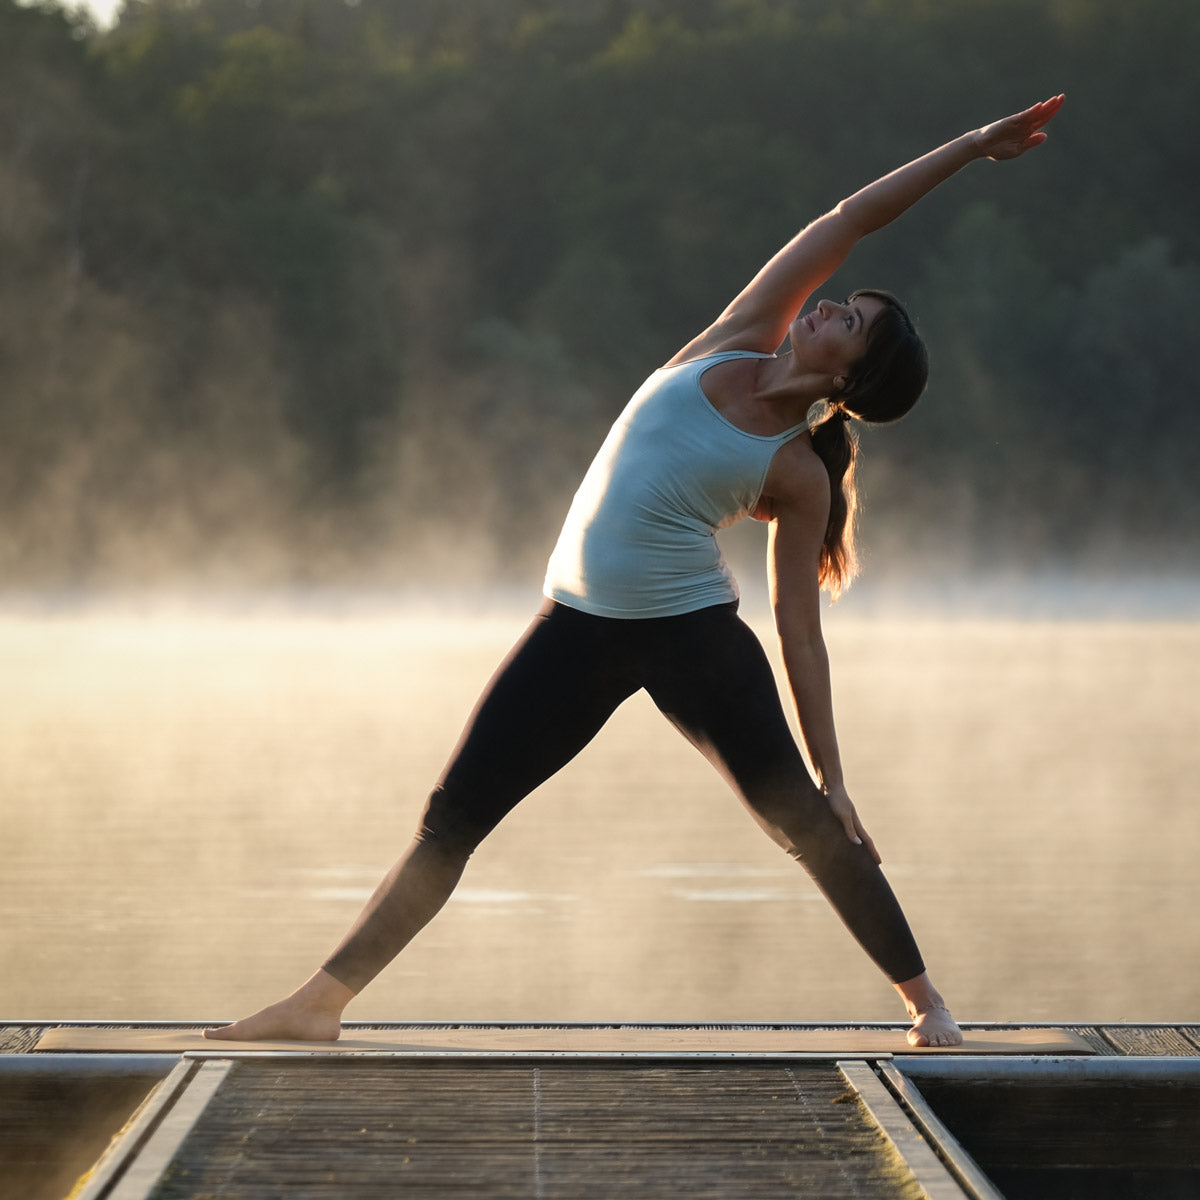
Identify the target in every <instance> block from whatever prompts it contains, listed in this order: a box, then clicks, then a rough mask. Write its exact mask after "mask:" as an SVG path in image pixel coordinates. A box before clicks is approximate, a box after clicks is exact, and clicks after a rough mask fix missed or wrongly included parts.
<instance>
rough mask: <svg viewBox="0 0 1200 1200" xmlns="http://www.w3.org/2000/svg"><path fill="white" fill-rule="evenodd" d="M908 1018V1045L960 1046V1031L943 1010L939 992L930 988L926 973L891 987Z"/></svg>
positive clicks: (943, 1003) (946, 1010)
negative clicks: (910, 1024)
mask: <svg viewBox="0 0 1200 1200" xmlns="http://www.w3.org/2000/svg"><path fill="white" fill-rule="evenodd" d="M895 988H896V991H898V992H899V993H900V995H901V997H902V998H903V1000H904V1007H905V1008H906V1009H907V1010H908V1015H909V1016H910V1017H911V1018H912V1023H913V1024H912V1028H911V1029H910V1030H909V1031H908V1035H907V1037H908V1044H909V1045H910V1046H961V1045H962V1040H963V1036H962V1030H961V1029H959V1027H958V1026H957V1024H955V1021H954V1018H953V1017H952V1016H951V1015H950V1012H949V1010H948V1009H947V1008H946V1005H945V1002H944V1001H943V1000H942V997H941V993H939V992H938V990H937V988H935V987H934V986H933V981H932V980H931V979H930V978H929V975H928V973H926V972H922V973H921V974H920V975H917V976H915V977H914V978H912V979H906V980H905V981H904V982H903V983H897V984H896V985H895Z"/></svg>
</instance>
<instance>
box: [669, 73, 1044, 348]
mask: <svg viewBox="0 0 1200 1200" xmlns="http://www.w3.org/2000/svg"><path fill="white" fill-rule="evenodd" d="M1062 102H1063V97H1062V96H1055V97H1053V98H1052V99H1050V100H1043V101H1042V102H1041V103H1040V104H1035V105H1033V106H1032V107H1031V108H1027V109H1025V111H1024V112H1019V113H1014V114H1013V115H1012V116H1010V117H1005V118H1004V119H1002V120H1000V121H995V122H993V123H992V124H991V125H985V126H984V127H982V128H980V129H975V130H972V131H971V132H970V133H964V134H963V135H962V136H961V137H958V138H955V139H954V141H952V142H947V143H946V144H945V145H944V146H941V147H939V148H938V149H936V150H932V151H930V152H929V153H928V154H925V155H923V156H922V157H920V158H917V159H914V160H913V161H912V162H910V163H908V164H906V165H905V166H903V167H899V168H898V169H897V170H895V171H892V172H891V173H890V174H888V175H885V176H883V178H881V179H877V180H875V182H874V183H870V184H868V185H867V186H866V187H864V188H863V189H862V190H861V191H858V192H855V193H854V195H852V196H849V197H847V198H846V199H845V200H843V201H842V202H841V203H840V204H838V205H837V207H836V208H833V209H831V210H830V211H829V212H827V213H825V215H824V216H821V217H818V218H817V219H816V220H815V221H813V222H812V224H811V225H808V226H807V227H806V228H804V229H802V230H801V231H800V232H799V233H798V234H796V236H795V237H794V238H792V240H791V241H790V242H788V243H787V245H786V246H784V247H783V248H782V249H781V250H780V251H779V252H778V253H777V254H775V255H774V257H772V258H771V259H770V260H769V261H768V262H767V263H766V265H765V266H764V267H763V268H762V270H760V271H759V272H758V274H757V275H756V276H755V277H754V278H753V279H752V280H751V281H750V282H749V283H748V284H747V285H746V287H745V288H743V289H742V291H741V292H740V293H739V294H738V295H737V297H736V298H735V299H734V301H733V303H732V304H730V305H729V307H728V308H727V309H725V311H724V312H723V313H722V314H721V315H720V316H719V317H718V318H717V320H716V321H715V322H714V323H713V324H712V325H710V326H709V327H708V329H706V330H705V331H704V332H703V333H702V334H700V336H699V337H697V338H695V339H693V340H692V341H691V342H690V343H688V345H687V346H685V347H684V348H683V349H682V350H681V351H680V352H679V353H678V354H677V355H676V356H675V358H674V359H672V360H671V361H672V362H687V361H688V360H689V359H693V358H698V357H700V356H701V355H704V354H713V353H716V352H717V351H720V350H735V349H736V350H758V351H761V352H763V353H766V354H770V353H773V352H774V351H775V350H776V349H778V347H779V345H780V344H781V343H782V342H783V339H784V336H785V335H786V333H787V328H788V326H789V325H790V324H791V322H792V321H793V320H794V319H795V317H796V314H797V313H798V312H799V311H800V309H801V307H802V306H803V304H804V302H805V301H806V300H807V299H808V297H809V296H811V295H812V293H813V292H814V291H815V290H816V289H817V288H818V287H820V285H821V284H822V283H824V282H825V280H826V279H828V278H829V277H830V275H832V274H833V273H834V271H836V270H837V269H838V267H840V266H841V265H842V263H843V262H844V261H845V260H846V257H847V255H849V253H850V251H851V250H852V249H853V248H854V246H855V244H856V243H857V242H858V240H859V239H860V238H863V237H866V235H867V234H869V233H874V232H875V230H877V229H882V228H883V226H885V225H887V224H888V223H889V222H891V221H894V220H895V219H896V218H897V217H898V216H900V214H901V213H903V212H904V211H905V210H906V209H908V208H910V207H911V206H912V205H913V204H915V203H916V202H917V201H918V200H919V199H920V198H921V197H922V196H924V195H926V194H927V193H928V192H930V191H932V190H933V189H934V188H935V187H937V185H938V184H939V183H942V182H944V181H945V180H947V179H949V178H950V176H951V175H954V174H955V173H956V172H958V171H960V170H961V169H962V168H963V167H965V166H966V165H967V164H968V163H970V162H973V161H974V160H975V159H977V158H991V159H996V160H1000V159H1008V158H1016V157H1018V156H1019V155H1021V154H1024V153H1025V151H1026V150H1029V149H1031V148H1032V147H1034V146H1038V145H1041V143H1042V142H1044V141H1045V140H1046V134H1045V132H1044V131H1043V128H1042V127H1043V126H1044V125H1045V124H1046V123H1047V122H1048V121H1049V120H1050V119H1051V117H1053V116H1054V114H1055V113H1056V112H1058V110H1059V108H1060V107H1061V106H1062Z"/></svg>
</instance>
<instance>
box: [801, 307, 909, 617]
mask: <svg viewBox="0 0 1200 1200" xmlns="http://www.w3.org/2000/svg"><path fill="white" fill-rule="evenodd" d="M862 296H868V297H870V298H872V299H875V300H880V301H882V302H883V308H882V309H881V310H880V312H879V315H878V316H876V318H875V320H874V321H872V322H871V327H870V328H869V329H868V330H867V350H866V353H865V354H864V355H863V357H862V358H861V359H860V360H859V361H858V362H857V363H855V364H854V367H853V368H852V370H851V374H850V378H849V379H848V380H847V382H846V386H845V387H844V388H843V389H842V390H841V391H840V392H839V393H838V394H837V395H835V396H831V397H830V398H829V399H830V402H831V404H832V405H833V414H832V416H830V417H829V418H828V419H827V420H825V421H823V422H822V423H821V424H820V425H818V426H817V428H816V429H814V430H813V432H812V443H813V449H814V450H815V451H816V452H817V453H818V454H819V455H820V456H821V461H822V462H823V463H824V464H825V470H826V471H827V472H828V474H829V499H830V504H829V522H828V524H827V525H826V526H825V541H824V544H823V545H822V546H821V563H820V569H819V574H818V578H819V580H820V584H821V587H823V588H825V589H826V590H827V591H828V592H829V593H830V594H831V595H832V596H833V598H834V599H835V600H836V599H837V598H838V597H839V596H840V595H841V594H842V592H843V590H844V589H845V588H847V587H849V586H850V581H851V580H852V579H853V578H854V576H855V575H856V574H857V573H858V558H857V555H856V553H855V547H854V532H855V530H854V523H855V516H856V513H857V510H858V489H857V486H856V485H855V481H854V467H855V462H856V460H857V457H858V433H857V431H856V430H855V428H854V427H853V426H852V425H851V424H850V418H851V417H856V418H857V419H858V420H860V421H866V422H869V423H870V424H874V425H882V424H885V423H887V422H889V421H898V420H899V419H900V418H901V417H902V416H904V414H905V413H907V412H908V411H909V410H910V409H911V408H912V406H913V405H914V404H916V402H917V400H918V399H920V396H921V393H922V392H923V391H924V390H925V382H926V380H927V379H928V378H929V356H928V354H927V353H926V351H925V343H924V342H923V341H921V337H920V335H919V334H918V333H917V331H916V329H915V328H914V326H913V323H912V320H911V318H910V317H909V315H908V313H907V312H905V311H904V308H903V306H902V305H901V303H900V301H899V300H897V299H896V297H895V296H893V295H891V293H889V292H880V291H874V290H869V289H864V290H863V291H858V292H855V293H854V294H853V295H852V296H851V297H850V300H852V301H853V300H857V299H858V298H859V297H862Z"/></svg>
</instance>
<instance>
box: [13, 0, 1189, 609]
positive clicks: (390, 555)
mask: <svg viewBox="0 0 1200 1200" xmlns="http://www.w3.org/2000/svg"><path fill="white" fill-rule="evenodd" d="M1198 51H1200V9H1198V8H1197V7H1196V6H1195V4H1194V3H1193V2H1192V0H1145V2H1143V3H1141V4H1139V5H1136V6H1134V5H1129V4H1127V3H1124V2H1117V0H940V2H939V3H938V4H936V5H931V4H928V3H925V2H923V0H846V2H844V3H841V4H839V5H835V6H830V5H827V4H823V3H814V2H812V0H643V2H641V3H634V2H632V0H357V2H353V3H350V2H343V0H126V3H125V5H124V7H123V9H122V10H121V12H120V14H119V18H118V20H117V21H116V23H115V25H114V26H113V27H112V28H111V29H105V30H101V29H98V28H96V27H95V26H94V25H92V24H90V23H89V21H88V20H87V19H86V18H85V17H84V16H82V15H80V14H79V13H77V12H74V11H73V10H70V9H68V8H63V7H60V6H59V5H57V4H55V3H50V2H43V3H34V4H28V3H22V4H17V3H15V2H14V0H0V514H2V525H0V572H2V576H0V577H2V578H3V580H4V583H5V586H6V587H7V588H9V589H21V588H28V587H32V588H43V589H44V588H70V587H90V586H100V585H105V586H109V585H120V584H124V583H130V584H136V583H140V582H145V581H160V580H172V581H182V582H192V583H201V582H211V581H216V582H219V583H223V584H229V585H241V586H252V585H255V584H271V585H276V584H281V583H293V584H294V583H305V582H331V581H337V580H344V581H349V582H356V583H381V584H388V585H395V584H398V583H403V582H406V581H410V580H416V579H417V578H421V577H424V576H426V575H428V576H430V577H434V578H439V579H449V580H453V579H456V578H476V577H478V578H493V579H506V578H517V577H528V574H529V572H530V571H531V570H532V569H534V568H535V565H536V563H538V562H539V561H540V560H541V559H542V558H544V556H545V553H546V552H547V550H548V548H549V544H550V542H551V541H552V539H553V536H554V533H555V532H556V530H557V526H558V522H559V520H560V519H561V515H562V511H563V508H564V505H565V503H566V502H567V500H568V499H569V496H570V493H571V490H572V488H573V486H574V484H575V482H576V481H577V479H578V477H579V475H580V473H581V472H582V470H583V468H584V466H585V465H586V462H587V460H588V458H589V457H590V455H591V453H592V452H593V450H594V448H595V446H596V444H597V443H598V440H599V438H600V437H601V436H602V434H603V432H604V430H605V428H606V427H607V425H608V423H609V422H610V421H611V419H612V417H613V415H614V414H615V413H616V412H617V411H618V410H619V408H620V407H621V405H622V404H623V403H624V401H625V399H626V397H627V396H628V394H629V392H630V391H631V390H632V389H633V388H634V387H636V385H637V384H638V382H640V380H641V378H642V377H644V375H645V374H646V373H647V372H648V371H649V370H650V369H652V368H653V367H654V366H656V365H657V364H658V363H660V362H662V361H663V360H664V359H665V358H667V357H669V356H670V355H671V354H672V353H673V352H674V351H675V349H676V348H677V347H678V346H679V345H680V344H682V343H683V342H684V341H686V340H687V339H688V338H689V337H690V336H692V334H693V333H694V332H696V331H697V330H698V329H699V328H700V327H702V326H703V325H704V324H706V323H707V322H708V321H710V320H711V319H712V318H713V316H715V315H716V313H717V312H718V311H719V310H720V309H721V308H722V307H723V306H724V304H725V302H726V301H727V299H728V298H729V297H730V296H731V295H732V294H733V292H734V291H735V290H736V289H737V288H738V287H740V286H741V285H742V283H744V282H745V280H746V279H747V278H748V277H749V275H750V274H751V273H752V272H753V271H754V270H755V269H756V268H757V266H758V265H759V264H760V263H761V261H762V260H763V259H764V258H765V257H766V256H767V255H768V254H770V253H771V252H772V251H773V250H774V249H775V248H776V247H777V246H778V245H779V244H781V243H782V242H783V241H784V240H786V238H787V237H789V236H790V235H791V234H792V233H793V232H794V231H795V229H797V228H799V227H800V226H801V225H803V224H804V223H806V222H807V221H808V220H810V219H812V218H813V217H815V216H817V215H819V213H820V212H822V211H824V209H825V208H827V207H829V206H830V205H831V204H833V203H835V202H836V201H837V200H838V199H840V198H841V196H843V195H845V194H847V193H848V192H850V191H852V190H854V189H855V188H856V187H858V186H860V185H861V184H862V183H865V182H867V181H868V180H869V179H871V178H873V177H874V176H876V175H878V174H880V173H882V172H883V171H885V170H888V169H890V168H891V167H892V166H895V165H898V164H899V163H900V162H902V161H904V160H906V159H908V158H910V157H912V156H914V155H916V154H918V153H921V152H923V151H924V150H926V149H928V148H931V147H932V146H933V145H935V144H938V143H939V142H941V141H944V140H947V139H948V138H950V137H952V136H955V135H956V134H957V133H959V132H961V131H962V130H964V129H966V128H968V127H970V126H972V125H975V124H979V123H981V122H983V121H986V120H989V119H991V118H993V117H995V116H999V115H1002V114H1004V113H1006V112H1008V111H1012V110H1013V109H1015V108H1017V107H1022V106H1024V105H1025V104H1026V103H1029V102H1031V101H1033V100H1034V99H1039V98H1042V97H1043V96H1045V95H1049V94H1052V93H1054V92H1058V91H1066V92H1067V93H1068V105H1067V107H1066V108H1065V109H1064V111H1063V113H1062V114H1061V116H1060V117H1059V118H1058V120H1057V121H1056V122H1055V126H1054V127H1053V129H1052V131H1051V135H1052V141H1051V144H1050V145H1048V146H1047V147H1046V148H1045V149H1044V150H1042V151H1040V152H1038V154H1036V155H1030V156H1028V158H1026V159H1024V160H1022V161H1021V162H1019V163H1016V164H1005V165H1003V166H1000V165H996V164H990V163H980V164H975V165H973V166H972V167H971V168H969V169H968V170H967V171H966V172H964V173H963V175H961V176H960V177H958V178H956V179H955V180H954V181H952V182H951V183H950V184H948V185H947V186H946V187H944V188H943V189H941V190H940V191H939V192H938V193H935V194H934V195H933V196H931V197H930V198H929V199H928V200H927V201H925V202H923V204H922V205H921V206H919V207H918V208H917V209H915V210H913V211H912V212H911V213H909V214H907V215H906V216H905V217H904V218H902V220H901V221H900V222H899V223H898V224H897V225H896V226H894V227H892V228H891V229H889V230H887V231H885V232H884V233H882V234H879V235H877V236H876V237H875V238H873V239H871V240H870V241H868V242H867V243H864V244H863V246H862V247H860V249H859V251H857V252H856V255H855V257H854V258H853V259H852V261H851V263H850V264H849V265H848V266H847V268H844V269H843V271H842V272H841V273H840V274H839V277H838V278H837V279H835V280H834V281H831V283H830V285H829V287H830V289H831V290H832V293H834V294H840V292H842V291H848V290H850V289H851V288H853V287H855V286H881V287H885V288H887V289H889V290H891V291H893V292H896V293H897V294H899V295H900V296H902V297H903V298H904V299H905V300H906V302H908V303H909V305H910V307H911V309H912V311H913V313H914V316H915V317H916V320H917V323H918V325H919V326H920V328H921V331H922V333H923V334H924V336H925V338H926V340H927V342H928V344H929V347H930V353H931V359H932V362H933V373H932V377H931V383H930V388H929V392H928V395H927V397H926V399H925V400H924V401H923V402H922V404H921V405H919V406H918V408H917V409H916V410H915V411H914V413H913V414H912V415H911V416H910V417H909V418H907V419H906V420H905V421H904V422H902V423H901V424H900V425H898V426H897V427H895V428H894V429H890V430H887V431H879V432H876V431H870V430H868V431H866V433H865V435H864V439H863V441H864V450H865V457H864V467H863V475H864V491H865V494H866V510H865V512H866V517H867V524H866V527H865V542H866V551H867V564H868V569H869V568H870V566H871V562H872V558H873V557H874V558H876V559H877V560H880V561H881V562H882V561H884V560H886V562H887V563H888V564H890V565H892V566H896V565H897V564H900V565H905V566H907V568H908V569H911V570H912V571H914V572H920V571H923V570H927V569H936V568H937V567H938V566H939V565H944V564H945V563H948V562H949V561H950V559H951V557H952V558H953V561H954V562H955V564H956V565H961V564H962V563H964V562H965V563H966V564H968V565H973V566H988V565H990V564H996V563H999V564H1008V565H1013V566H1016V567H1017V568H1023V567H1029V568H1031V569H1038V568H1040V567H1043V566H1045V565H1047V564H1048V563H1052V562H1057V563H1065V564H1066V565H1067V566H1068V567H1077V568H1080V569H1112V568H1115V569H1119V570H1122V571H1133V572H1140V571H1144V572H1154V571H1157V570H1161V569H1163V568H1186V567H1188V566H1193V565H1195V564H1196V562H1197V549H1198V548H1200V535H1198V534H1197V530H1200V485H1198V483H1197V480H1198V479H1200V454H1198V451H1197V449H1196V447H1197V445H1198V444H1200V411H1198V405H1197V400H1196V392H1197V387H1196V377H1197V372H1196V370H1195V368H1194V366H1193V363H1192V352H1191V326H1192V323H1193V313H1194V312H1195V311H1197V308H1198V307H1200V266H1198V264H1200V230H1198V228H1197V223H1196V221H1195V219H1194V204H1193V202H1192V196H1193V194H1194V188H1195V185H1196V182H1197V179H1198V177H1200V168H1198V162H1197V155H1198V151H1197V139H1196V138H1195V136H1194V130H1193V129H1192V128H1191V125H1192V121H1191V114H1194V113H1195V112H1196V111H1200V105H1198V103H1197V99H1198V97H1197V90H1198V88H1200V82H1198V81H1197V78H1196V74H1195V72H1194V69H1193V64H1194V62H1195V61H1197V52H1198ZM839 289H840V291H839Z"/></svg>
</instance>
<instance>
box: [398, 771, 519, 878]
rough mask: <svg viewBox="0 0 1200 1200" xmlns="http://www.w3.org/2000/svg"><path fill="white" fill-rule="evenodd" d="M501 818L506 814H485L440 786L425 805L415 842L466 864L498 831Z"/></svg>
mask: <svg viewBox="0 0 1200 1200" xmlns="http://www.w3.org/2000/svg"><path fill="white" fill-rule="evenodd" d="M502 816H503V813H500V814H498V815H496V814H486V813H484V812H482V811H480V806H479V804H478V803H472V802H471V800H470V798H469V797H467V796H466V795H464V794H463V793H462V792H459V791H457V790H456V789H453V788H450V787H447V785H445V784H438V786H437V787H435V788H434V789H433V791H432V792H430V793H429V798H428V799H427V800H426V801H425V807H424V809H423V810H422V812H421V819H420V823H419V824H418V826H417V833H416V840H417V841H418V842H422V843H423V844H425V845H427V846H430V847H431V848H437V849H438V850H441V851H443V852H446V853H449V854H452V855H454V856H456V857H461V858H463V859H464V860H465V859H467V858H470V856H471V855H472V854H473V853H474V852H475V849H476V847H477V846H478V845H479V843H480V842H482V841H483V839H484V838H485V837H487V835H488V834H489V833H491V831H492V830H493V829H495V827H496V826H497V825H498V824H499V823H500V819H501V817H502Z"/></svg>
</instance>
